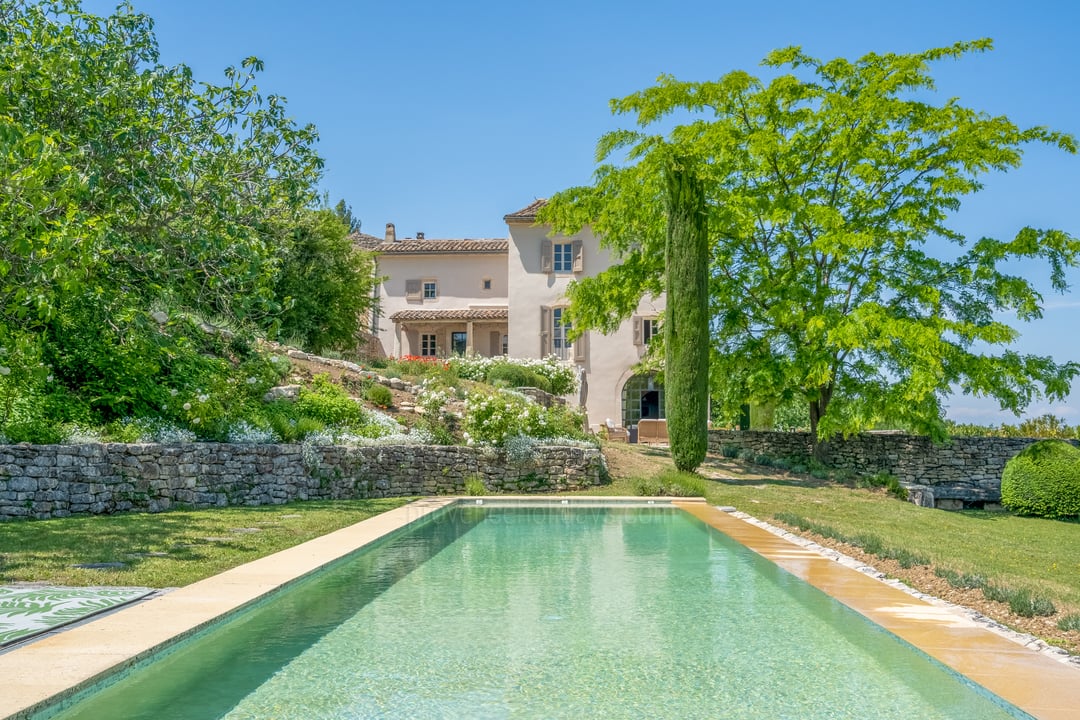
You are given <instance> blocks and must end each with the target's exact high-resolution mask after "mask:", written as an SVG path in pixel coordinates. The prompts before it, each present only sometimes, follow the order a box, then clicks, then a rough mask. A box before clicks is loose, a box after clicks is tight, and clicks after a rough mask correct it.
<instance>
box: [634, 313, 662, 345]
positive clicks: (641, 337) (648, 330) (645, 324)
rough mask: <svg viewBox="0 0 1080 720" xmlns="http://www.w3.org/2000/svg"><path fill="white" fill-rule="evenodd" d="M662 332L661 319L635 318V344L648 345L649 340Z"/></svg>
mask: <svg viewBox="0 0 1080 720" xmlns="http://www.w3.org/2000/svg"><path fill="white" fill-rule="evenodd" d="M659 334H660V319H659V318H647V317H635V318H634V344H635V345H648V344H649V342H650V341H651V340H652V339H653V338H654V337H656V336H657V335H659Z"/></svg>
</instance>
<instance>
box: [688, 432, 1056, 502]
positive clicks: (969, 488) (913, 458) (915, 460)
mask: <svg viewBox="0 0 1080 720" xmlns="http://www.w3.org/2000/svg"><path fill="white" fill-rule="evenodd" d="M1033 442H1035V439H1033V438H1002V437H955V438H952V439H951V440H949V441H948V442H945V443H941V444H935V443H933V442H932V441H931V440H930V439H929V438H927V437H923V436H916V435H903V434H898V433H865V434H862V435H854V436H852V437H850V438H846V439H845V438H836V439H834V440H832V441H831V442H830V443H829V466H830V467H833V468H843V469H847V470H851V471H853V472H856V473H860V474H872V473H876V472H881V471H884V472H889V473H892V474H893V475H895V476H896V477H897V478H898V479H899V480H900V482H901V483H902V484H903V485H904V487H906V488H907V489H908V497H909V498H910V499H911V501H912V502H914V503H915V504H917V505H924V506H926V507H939V508H944V509H949V510H957V509H960V508H963V507H973V506H985V505H987V504H991V505H993V504H997V503H999V502H1000V501H1001V473H1002V471H1003V470H1004V469H1005V463H1006V462H1008V461H1009V459H1010V458H1012V457H1013V456H1014V455H1016V454H1017V453H1018V452H1020V451H1021V450H1023V449H1024V448H1025V447H1027V446H1028V445H1030V444H1031V443H1033ZM1071 442H1073V443H1074V444H1077V443H1076V441H1071ZM725 445H730V446H735V447H738V448H739V449H740V450H749V451H751V452H753V453H754V454H755V455H769V456H771V457H775V458H780V457H801V456H807V455H809V454H810V449H811V442H810V434H809V433H799V432H791V433H782V432H765V431H753V430H750V431H745V430H743V431H739V430H710V431H709V450H710V452H716V453H719V452H720V451H721V449H722V448H723V447H724V446H725Z"/></svg>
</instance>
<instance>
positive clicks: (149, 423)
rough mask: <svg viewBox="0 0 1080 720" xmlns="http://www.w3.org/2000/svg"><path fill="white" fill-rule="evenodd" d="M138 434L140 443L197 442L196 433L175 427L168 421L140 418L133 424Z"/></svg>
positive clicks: (169, 443)
mask: <svg viewBox="0 0 1080 720" xmlns="http://www.w3.org/2000/svg"><path fill="white" fill-rule="evenodd" d="M133 425H134V427H135V430H136V432H137V433H138V439H139V442H142V443H161V444H163V445H172V444H175V443H189V442H195V440H196V436H195V433H193V432H191V431H190V430H188V429H186V428H182V427H179V426H177V425H173V424H172V423H171V422H169V421H168V420H161V419H159V418H140V419H138V420H136V421H135V422H134V423H133Z"/></svg>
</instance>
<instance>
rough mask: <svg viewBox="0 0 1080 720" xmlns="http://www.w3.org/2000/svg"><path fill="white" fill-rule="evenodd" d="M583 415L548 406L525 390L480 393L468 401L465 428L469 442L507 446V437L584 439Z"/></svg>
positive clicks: (474, 394) (559, 406)
mask: <svg viewBox="0 0 1080 720" xmlns="http://www.w3.org/2000/svg"><path fill="white" fill-rule="evenodd" d="M581 428H582V418H581V414H580V413H579V412H577V411H576V410H572V409H570V408H566V407H563V406H561V405H556V406H552V407H551V408H545V407H543V406H542V405H540V404H539V403H536V402H533V401H532V400H531V399H529V398H527V397H525V396H524V395H522V394H521V393H517V392H512V391H507V390H502V391H497V392H493V393H485V392H476V393H472V394H470V395H469V396H468V398H467V399H466V401H465V418H464V429H465V436H466V441H467V442H468V443H470V444H471V443H486V444H491V445H498V446H501V445H503V444H504V443H505V442H506V440H507V438H510V437H513V436H515V435H528V436H529V437H533V438H551V437H570V438H583V437H584V434H583V433H582V430H581Z"/></svg>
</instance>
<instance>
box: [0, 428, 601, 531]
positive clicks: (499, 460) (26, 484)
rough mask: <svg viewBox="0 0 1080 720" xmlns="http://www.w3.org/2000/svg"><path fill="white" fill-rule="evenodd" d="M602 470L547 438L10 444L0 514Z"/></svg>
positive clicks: (522, 488)
mask: <svg viewBox="0 0 1080 720" xmlns="http://www.w3.org/2000/svg"><path fill="white" fill-rule="evenodd" d="M603 467H604V460H603V457H602V456H601V454H600V451H599V450H597V449H596V448H591V447H590V448H582V447H562V446H545V445H538V446H536V447H535V453H534V456H533V459H531V460H529V461H527V462H524V463H515V462H512V461H510V460H508V459H506V458H505V457H503V456H502V455H501V454H495V453H492V452H491V451H486V452H485V451H483V450H478V449H474V448H468V447H458V446H422V445H396V446H390V445H387V446H374V447H343V446H329V447H310V446H303V445H230V444H223V443H187V444H178V445H156V444H146V445H125V444H119V443H108V444H97V445H7V446H0V519H9V518H16V517H34V518H42V519H44V518H50V517H64V516H66V515H71V514H73V513H112V512H122V511H128V510H135V511H149V512H158V511H162V510H167V509H169V508H170V507H173V506H177V505H181V506H185V507H193V508H205V507H215V506H226V505H269V504H278V503H284V502H288V501H290V500H324V499H359V498H371V497H391V496H404V495H436V494H459V493H463V492H464V488H465V480H466V478H469V477H473V476H479V477H480V478H482V479H483V480H484V484H485V485H486V487H487V489H488V490H489V491H491V492H510V493H528V492H536V491H551V490H574V489H580V488H584V487H587V486H590V485H597V484H599V483H600V482H601V480H602V477H603V474H604V473H603Z"/></svg>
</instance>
